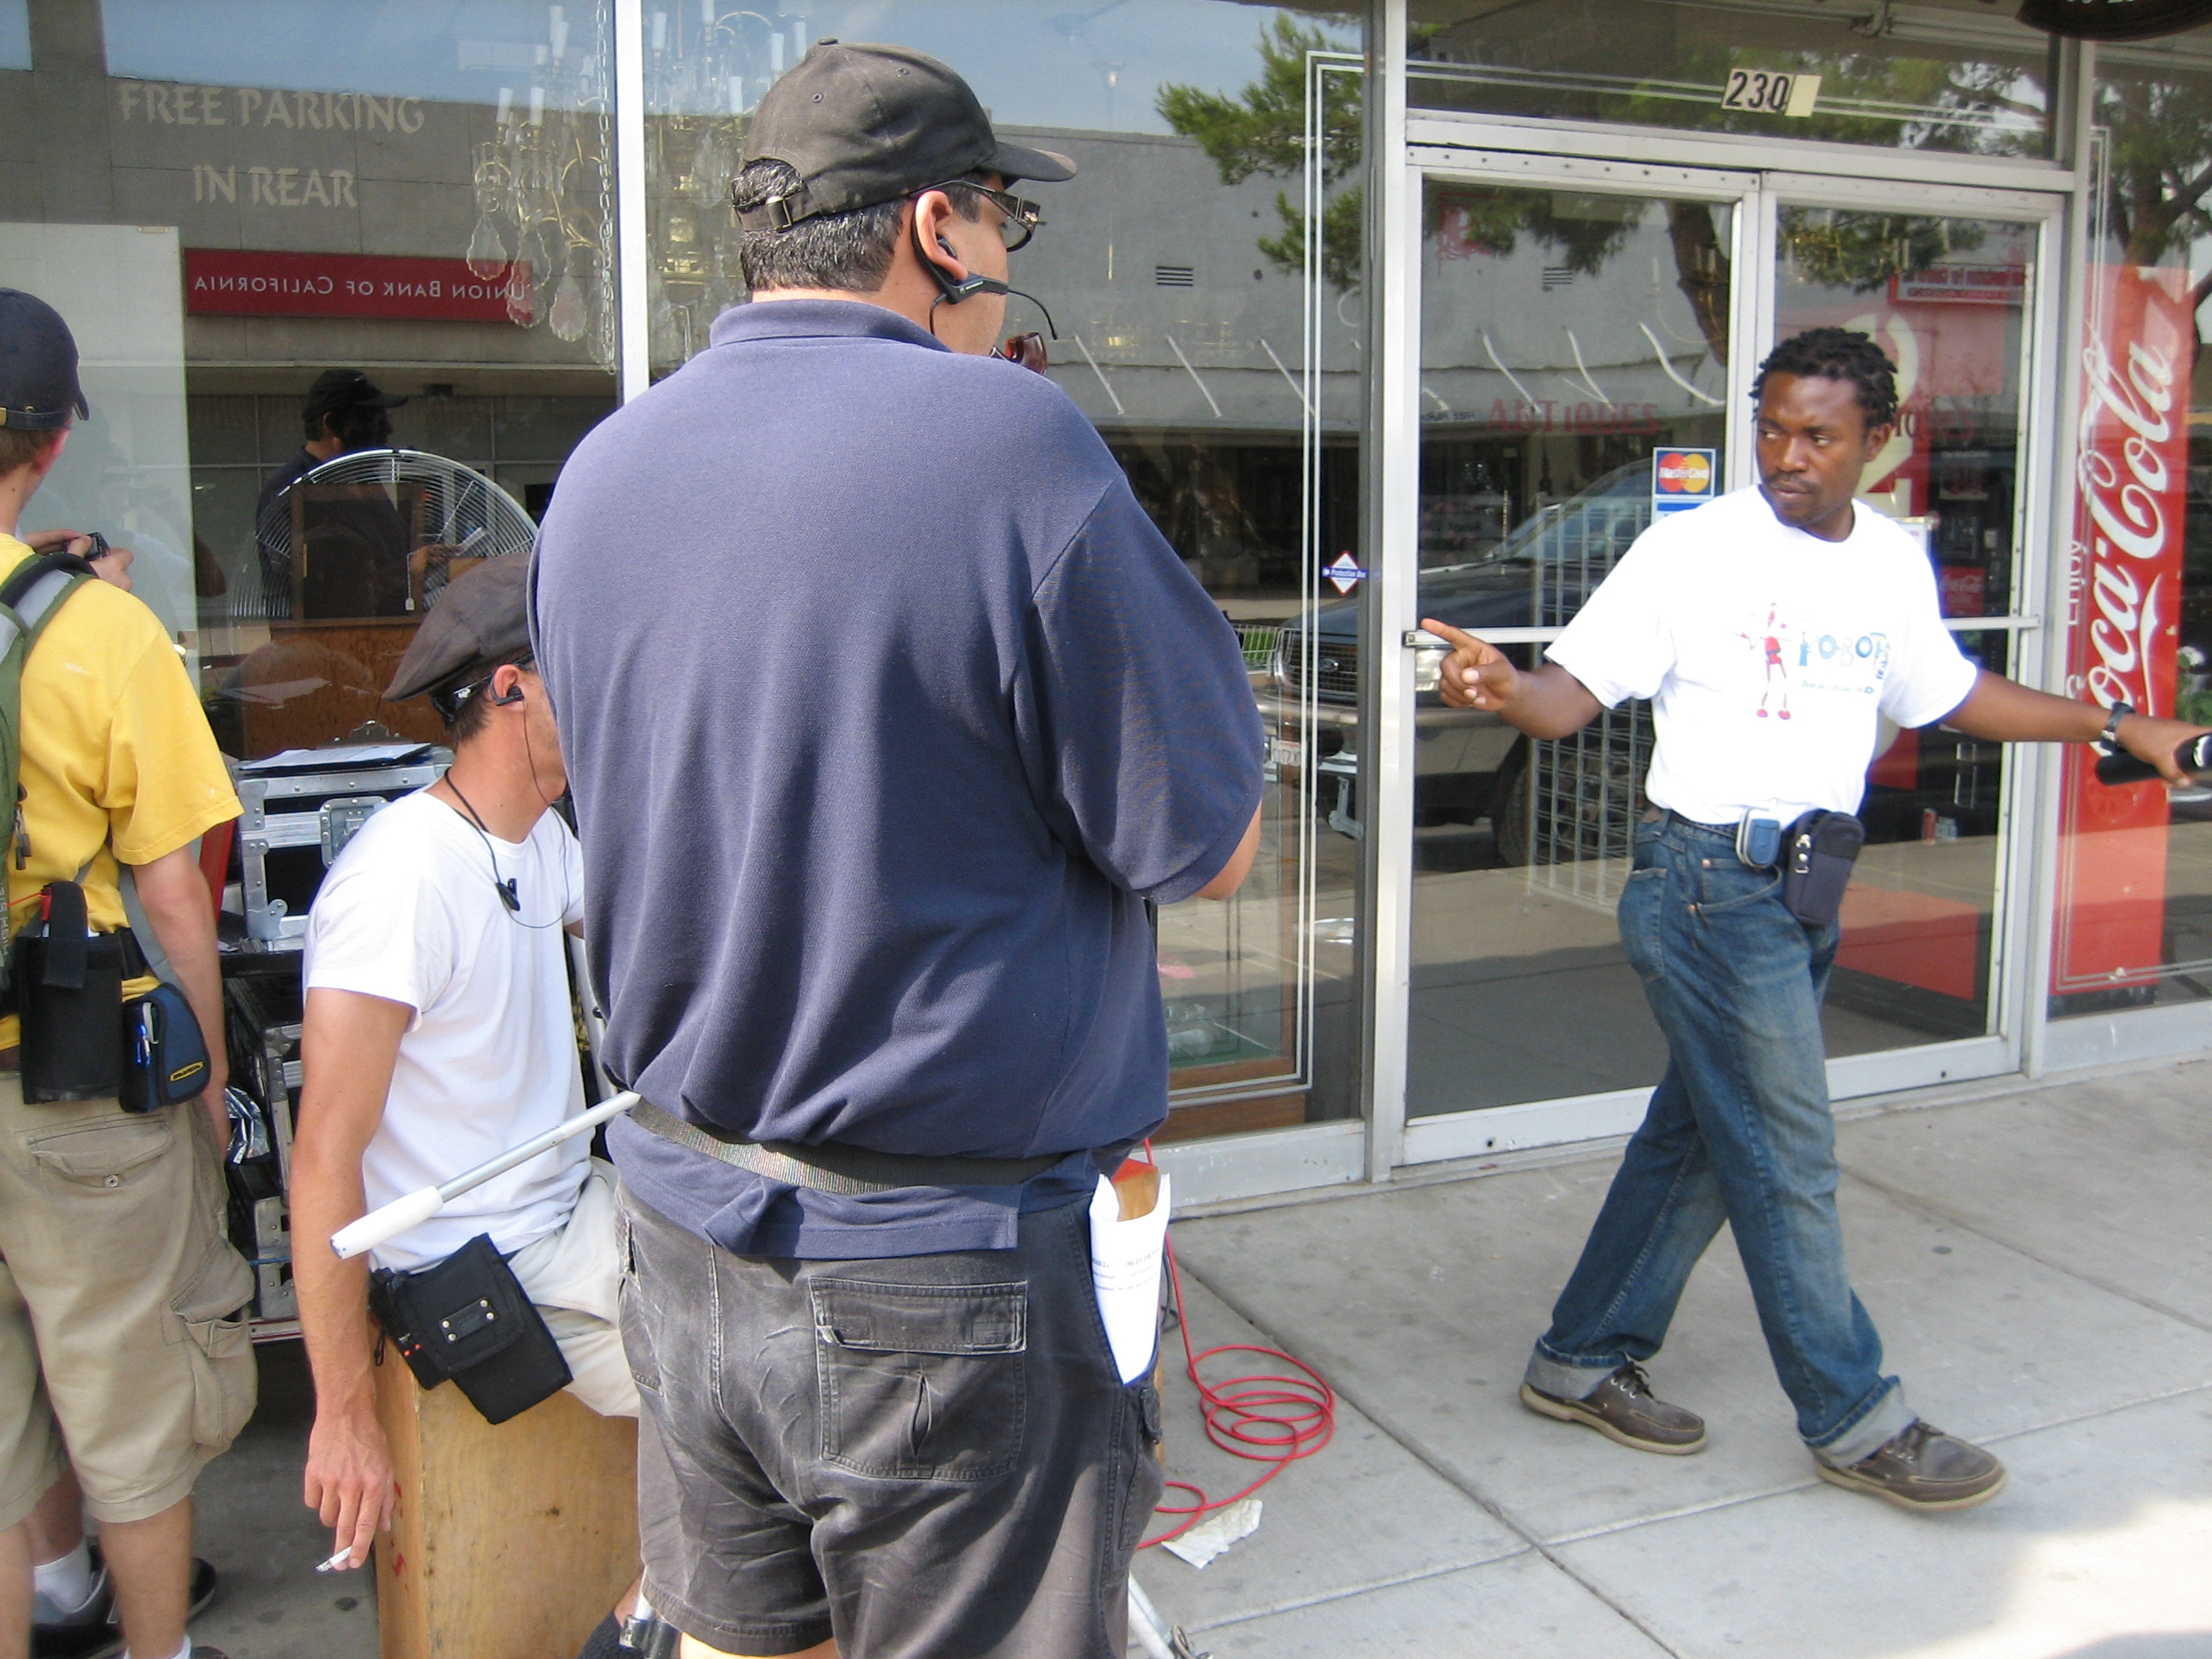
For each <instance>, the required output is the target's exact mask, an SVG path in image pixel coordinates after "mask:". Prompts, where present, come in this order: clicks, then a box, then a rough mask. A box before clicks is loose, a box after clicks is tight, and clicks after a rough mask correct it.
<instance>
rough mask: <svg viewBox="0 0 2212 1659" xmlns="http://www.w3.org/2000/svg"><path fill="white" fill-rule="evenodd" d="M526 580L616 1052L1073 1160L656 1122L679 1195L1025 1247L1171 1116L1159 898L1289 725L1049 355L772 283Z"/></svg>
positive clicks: (762, 1091)
mask: <svg viewBox="0 0 2212 1659" xmlns="http://www.w3.org/2000/svg"><path fill="white" fill-rule="evenodd" d="M532 606H533V617H532V622H533V629H534V632H535V637H536V644H537V652H538V666H539V669H540V670H541V671H542V672H543V673H544V677H545V680H546V683H547V684H548V686H549V687H550V691H551V695H552V697H553V703H554V708H555V710H556V713H557V714H558V716H559V719H560V722H561V733H562V750H564V752H565V754H566V756H567V758H568V775H569V778H570V781H571V783H572V786H573V787H574V792H575V799H576V805H577V810H578V812H579V815H580V828H581V831H582V838H583V848H584V859H585V865H586V889H587V896H586V931H587V933H588V936H589V939H590V942H591V947H592V977H593V980H594V984H595V989H596V990H597V992H598V994H599V997H600V999H601V1003H602V1006H604V1008H605V1011H606V1015H607V1031H606V1048H605V1053H606V1058H607V1062H608V1069H609V1070H610V1071H611V1073H613V1074H614V1075H615V1076H616V1077H617V1078H620V1079H624V1080H626V1081H627V1082H628V1083H629V1085H630V1086H632V1087H634V1088H635V1089H636V1090H638V1091H639V1092H641V1094H643V1095H644V1096H645V1097H646V1098H647V1099H648V1100H651V1101H653V1102H655V1103H659V1104H660V1105H661V1106H664V1107H665V1108H667V1109H670V1110H671V1111H674V1112H677V1113H678V1115H684V1116H688V1117H690V1118H692V1119H695V1120H698V1121H705V1122H708V1123H713V1124H717V1125H720V1126H721V1127H725V1128H727V1129H731V1130H735V1131H737V1132H738V1133H741V1134H744V1135H746V1136H749V1137H751V1138H753V1139H769V1140H799V1141H810V1142H819V1141H824V1140H834V1141H838V1142H842V1143H845V1144H848V1145H852V1146H864V1147H871V1148H873V1149H876V1150H878V1151H882V1152H908V1153H919V1154H930V1155H933V1156H970V1157H982V1158H1030V1157H1036V1156H1042V1155H1044V1154H1048V1153H1054V1152H1061V1153H1066V1154H1068V1156H1067V1157H1066V1158H1064V1159H1063V1160H1062V1161H1061V1162H1060V1164H1058V1165H1056V1166H1055V1167H1054V1169H1052V1170H1049V1171H1048V1173H1047V1174H1046V1175H1044V1176H1040V1177H1038V1178H1037V1179H1036V1180H1035V1181H1032V1182H1030V1183H1029V1185H1028V1186H1027V1188H904V1189H901V1190H900V1191H898V1192H896V1193H891V1194H882V1195H878V1196H873V1197H869V1198H847V1197H838V1196H834V1195H830V1194H821V1193H816V1192H812V1191H810V1190H806V1189H803V1188H793V1187H789V1186H786V1185H783V1184H782V1183H780V1182H772V1181H768V1180H765V1179H763V1178H761V1177H759V1176H753V1175H751V1174H750V1173H748V1172H746V1171H744V1170H737V1169H733V1168H732V1167H731V1166H730V1165H728V1164H722V1163H720V1162H717V1161H716V1160H714V1159H711V1158H706V1157H703V1156H702V1155H701V1154H698V1153H695V1152H687V1151H685V1150H684V1149H683V1148H681V1147H678V1146H674V1145H672V1144H671V1143H670V1142H667V1141H665V1140H662V1139H659V1138H658V1137H656V1136H654V1135H653V1134H651V1133H648V1132H647V1131H645V1130H643V1129H641V1128H638V1127H635V1125H633V1124H631V1123H629V1121H627V1120H623V1121H621V1122H620V1123H618V1124H617V1127H616V1128H615V1130H614V1132H613V1133H612V1134H611V1136H610V1143H611V1148H612V1151H613V1153H614V1157H615V1160H616V1163H617V1165H618V1166H619V1167H620V1169H621V1171H622V1175H623V1180H624V1181H625V1182H628V1183H629V1186H630V1187H631V1188H633V1189H634V1190H635V1192H636V1194H638V1196H639V1197H640V1198H641V1199H642V1200H644V1201H645V1202H646V1203H647V1204H649V1205H651V1206H653V1208H655V1209H657V1210H659V1211H660V1212H662V1213H664V1214H665V1215H667V1216H668V1217H670V1218H671V1219H673V1220H675V1221H677V1222H678V1223H680V1224H681V1225H684V1226H687V1227H690V1228H691V1229H692V1230H693V1231H697V1232H699V1233H702V1234H703V1235H704V1236H705V1237H708V1238H710V1239H712V1240H714V1242H715V1243H718V1244H720V1245H722V1246H723V1247H724V1248H726V1249H730V1250H733V1251H736V1252H738V1253H740V1254H746V1255H791V1256H803V1257H809V1258H812V1259H817V1260H819V1259H837V1258H860V1257H881V1256H891V1255H922V1254H927V1253H931V1252H935V1251H942V1250H970V1249H1007V1248H1011V1247H1012V1245H1013V1243H1015V1237H1016V1229H1017V1225H1018V1216H1019V1214H1020V1212H1022V1211H1023V1210H1024V1208H1027V1209H1036V1208H1040V1207H1044V1206H1048V1205H1052V1204H1058V1203H1066V1202H1071V1201H1073V1200H1078V1199H1080V1198H1083V1197H1085V1196H1087V1195H1088V1194H1089V1193H1090V1191H1091V1188H1092V1187H1093V1186H1094V1185H1095V1184H1096V1182H1097V1160H1094V1158H1092V1156H1091V1154H1093V1153H1102V1154H1104V1153H1108V1152H1109V1150H1110V1149H1118V1148H1120V1147H1121V1146H1125V1145H1127V1143H1129V1142H1131V1141H1133V1140H1135V1139H1139V1137H1141V1136H1143V1135H1145V1134H1146V1133H1148V1132H1149V1131H1151V1130H1152V1128H1154V1127H1157V1126H1158V1124H1159V1122H1160V1121H1161V1120H1162V1119H1163V1118H1164V1116H1165V1115H1166V1109H1167V1077H1168V1073H1167V1047H1166V1036H1165V1031H1164V1022H1163V1019H1162V1016H1161V1011H1160V997H1159V985H1158V975H1157V969H1156V965H1155V962H1154V957H1153V950H1152V933H1151V929H1150V927H1149V925H1148V922H1147V920H1146V914H1145V901H1146V899H1148V898H1149V899H1153V900H1157V901H1158V902H1163V903H1166V902H1173V901H1174V900H1176V899H1181V898H1185V897H1188V896H1189V895H1191V894H1192V893H1194V892H1195V891H1196V890H1198V889H1199V888H1200V887H1201V886H1203V885H1205V884H1206V882H1208V881H1210V880H1212V878H1213V877H1214V876H1215V875H1216V874H1218V872H1220V870H1221V869H1222V867H1223V866H1225V865H1226V864H1227V862H1228V861H1229V859H1230V857H1231V854H1232V853H1233V852H1234V851H1235V849H1236V848H1237V844H1238V842H1239V841H1240V839H1241V838H1242V836H1243V833H1244V829H1245V827H1246V825H1247V824H1249V823H1250V821H1251V818H1252V814H1253V811H1254V809H1255V806H1256V805H1257V803H1258V800H1259V794H1260V768H1261V732H1260V722H1259V717H1258V714H1257V712H1256V711H1255V708H1254V705H1253V700H1252V695H1251V690H1250V687H1249V681H1248V680H1247V678H1246V675H1245V670H1244V664H1243V655H1242V653H1240V651H1239V649H1238V647H1237V639H1236V636H1235V635H1234V633H1233V631H1232V630H1231V629H1230V627H1229V625H1228V623H1226V622H1225V620H1224V619H1223V617H1222V615H1221V613H1220V611H1218V609H1217V608H1216V607H1215V606H1214V605H1213V603H1212V600H1210V599H1208V598H1207V597H1206V592H1205V590H1204V589H1202V588H1201V587H1200V586H1199V584H1198V582H1197V581H1196V580H1194V578H1193V577H1192V576H1191V574H1190V573H1189V572H1188V570H1187V569H1186V568H1184V567H1183V564H1182V561H1181V560H1179V559H1178V558H1177V557H1176V555H1175V552H1174V550H1172V549H1170V547H1169V546H1168V544H1167V543H1166V541H1165V540H1164V538H1162V537H1161V535H1160V533H1159V532H1158V530H1157V529H1156V528H1154V526H1153V525H1152V521H1151V520H1149V519H1147V518H1146V516H1145V513H1144V511H1143V509H1142V508H1140V507H1139V506H1138V505H1137V501H1136V499H1135V497H1134V496H1133V495H1131V493H1130V490H1129V485H1128V481H1127V478H1126V477H1125V476H1124V475H1123V473H1122V471H1121V467H1120V466H1119V465H1118V464H1116V462H1115V459H1114V458H1113V456H1112V455H1111V454H1110V453H1109V452H1108V450H1107V448H1106V446H1105V445H1104V444H1103V442H1102V441H1100V439H1099V437H1098V435H1097V432H1096V431H1095V430H1093V428H1091V423H1090V422H1088V421H1087V420H1085V418H1084V416H1083V415H1082V413H1081V412H1080V411H1079V410H1077V408H1076V407H1075V405H1074V404H1073V403H1072V402H1070V401H1069V400H1068V398H1067V397H1066V395H1065V394H1064V393H1063V392H1060V389H1059V388H1058V387H1057V386H1054V385H1053V384H1052V383H1051V382H1050V381H1049V380H1046V379H1045V378H1044V377H1043V376H1042V375H1038V374H1030V373H1029V372H1027V371H1026V370H1024V369H1022V368H1018V367H1017V366H1015V365H1013V364H1011V363H1006V362H998V361H995V360H993V359H990V358H984V357H971V356H961V355H958V354H956V353H954V352H951V351H950V350H947V349H945V347H943V346H941V345H939V343H937V342H936V341H935V340H934V339H933V338H932V337H930V336H929V334H928V333H927V332H926V331H923V330H921V329H919V328H916V327H915V326H914V325H912V324H910V323H908V322H907V321H905V320H904V319H901V318H899V317H897V316H896V315H895V314H893V313H890V312H889V311H885V310H884V309H882V308H881V307H875V306H871V305H867V304H865V303H862V302H860V301H773V302H769V303H764V304H757V305H749V306H743V307H738V309H736V310H733V311H731V312H728V313H725V314H724V315H723V316H722V317H721V318H720V319H719V320H718V321H717V322H716V323H715V325H714V333H713V343H712V345H711V347H710V349H708V350H706V351H704V352H702V353H701V354H700V355H699V356H697V357H696V358H694V359H693V360H692V361H691V362H690V363H688V364H686V365H685V366H684V368H682V369H680V370H679V371H678V373H676V374H673V375H671V376H670V377H669V378H668V379H667V380H664V381H662V382H661V383H660V384H659V386H654V387H653V389H652V390H651V391H649V392H646V393H645V394H644V395H643V396H641V397H640V398H636V399H635V400H634V401H633V402H631V403H630V404H628V405H627V406H625V407H624V408H623V410H620V411H619V412H617V414H615V415H614V416H611V418H610V419H608V420H606V421H605V422H602V423H601V424H600V425H599V427H598V428H595V429H594V430H593V431H592V433H591V435H589V436H587V437H586V439H585V440H584V441H583V442H582V443H581V444H580V446H579V447H577V449H576V451H575V453H574V455H572V456H571V457H570V459H569V460H568V465H566V467H565V468H563V470H562V475H561V483H560V489H559V490H558V491H557V493H556V495H555V496H554V498H553V502H552V505H551V507H550V510H549V511H548V513H547V514H546V518H545V523H544V530H543V532H542V533H541V535H540V538H539V540H538V553H537V568H536V571H535V574H534V577H533V592H532Z"/></svg>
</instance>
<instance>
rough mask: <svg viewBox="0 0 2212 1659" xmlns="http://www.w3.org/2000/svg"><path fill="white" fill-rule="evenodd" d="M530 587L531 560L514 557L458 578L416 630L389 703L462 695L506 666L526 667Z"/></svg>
mask: <svg viewBox="0 0 2212 1659" xmlns="http://www.w3.org/2000/svg"><path fill="white" fill-rule="evenodd" d="M529 583H530V561H529V560H528V559H527V558H525V557H521V556H517V555H514V554H508V555H507V556H506V557H504V558H498V559H489V560H487V561H485V562H483V564H482V565H480V566H479V567H478V568H476V569H474V570H471V571H470V572H468V573H467V574H465V575H461V576H456V577H455V578H454V579H453V580H452V581H451V582H449V583H448V584H447V586H446V590H445V592H442V593H441V594H439V595H438V602H437V603H436V604H435V605H432V606H431V607H430V614H429V615H428V616H427V617H424V618H423V619H422V627H420V628H419V629H416V631H415V641H414V643H413V644H411V645H410V646H409V647H407V654H406V655H405V656H404V657H402V658H401V659H399V671H398V673H396V674H394V675H393V676H392V684H390V685H389V686H387V687H386V688H385V692H384V696H385V701H386V702H404V700H405V699H407V698H409V697H418V696H422V693H424V692H425V691H428V692H433V693H435V692H439V691H454V690H459V689H460V688H461V687H463V686H465V685H472V684H475V683H476V682H477V681H478V680H481V679H483V678H484V677H485V676H486V675H488V674H489V673H490V672H491V671H492V670H494V669H495V668H497V667H498V666H500V665H501V664H502V663H510V662H527V661H528V660H529V659H530V603H529Z"/></svg>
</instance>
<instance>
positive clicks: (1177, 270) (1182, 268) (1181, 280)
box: [1152, 265, 1198, 288]
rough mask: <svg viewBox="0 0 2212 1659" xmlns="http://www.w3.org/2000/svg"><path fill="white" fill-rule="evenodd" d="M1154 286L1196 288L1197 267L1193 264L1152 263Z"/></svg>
mask: <svg viewBox="0 0 2212 1659" xmlns="http://www.w3.org/2000/svg"><path fill="white" fill-rule="evenodd" d="M1152 286H1153V287H1154V288H1196V287H1197V286H1198V268H1197V267H1196V266H1195V265H1154V266H1153V267H1152Z"/></svg>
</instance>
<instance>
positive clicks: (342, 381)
mask: <svg viewBox="0 0 2212 1659" xmlns="http://www.w3.org/2000/svg"><path fill="white" fill-rule="evenodd" d="M406 401H407V399H406V398H395V397H393V396H392V395H391V394H390V393H389V392H385V391H383V390H381V389H380V387H379V386H377V384H376V382H375V381H374V380H370V379H369V378H368V375H366V374H362V372H361V371H360V370H359V369H357V368H326V369H325V370H324V371H323V372H322V373H321V374H318V375H316V376H315V383H314V385H313V386H309V387H308V388H307V402H306V403H305V404H302V405H301V409H300V413H301V416H303V417H304V418H306V419H307V420H309V421H319V420H321V419H322V418H323V417H324V416H325V415H334V414H336V413H337V411H338V410H341V409H397V408H398V407H399V405H400V404H404V403H405V402H406Z"/></svg>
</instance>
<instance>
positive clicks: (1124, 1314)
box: [1091, 1170, 1169, 1383]
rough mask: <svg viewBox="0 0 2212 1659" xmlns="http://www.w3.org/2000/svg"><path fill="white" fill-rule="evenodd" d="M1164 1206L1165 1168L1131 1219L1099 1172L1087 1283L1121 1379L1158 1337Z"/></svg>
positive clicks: (1134, 1370)
mask: <svg viewBox="0 0 2212 1659" xmlns="http://www.w3.org/2000/svg"><path fill="white" fill-rule="evenodd" d="M1168 1207H1169V1204H1168V1176H1167V1171H1166V1170H1161V1171H1160V1195H1159V1198H1158V1200H1157V1201H1156V1202H1155V1203H1154V1204H1153V1206H1152V1212H1151V1213H1150V1214H1149V1215H1140V1216H1139V1217H1138V1218H1136V1219H1135V1220H1134V1221H1124V1220H1122V1219H1121V1197H1120V1195H1119V1194H1116V1193H1115V1190H1114V1183H1113V1182H1110V1181H1109V1180H1107V1178H1106V1177H1105V1176H1099V1177H1098V1190H1097V1192H1095V1193H1093V1194H1091V1291H1092V1292H1093V1293H1094V1294H1095V1295H1096V1296H1097V1298H1098V1318H1099V1321H1100V1322H1101V1323H1103V1325H1104V1326H1105V1327H1106V1340H1107V1343H1108V1345H1109V1346H1111V1347H1112V1348H1113V1350H1114V1366H1115V1370H1117V1371H1119V1372H1120V1373H1121V1380H1122V1381H1123V1382H1124V1383H1131V1382H1134V1381H1135V1380H1136V1378H1137V1376H1139V1373H1141V1372H1142V1371H1143V1370H1144V1369H1145V1368H1146V1366H1147V1365H1149V1364H1152V1348H1153V1346H1154V1345H1155V1344H1156V1343H1157V1342H1158V1338H1159V1332H1160V1253H1161V1251H1162V1250H1163V1249H1164V1248H1165V1246H1166V1243H1167V1237H1168Z"/></svg>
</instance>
